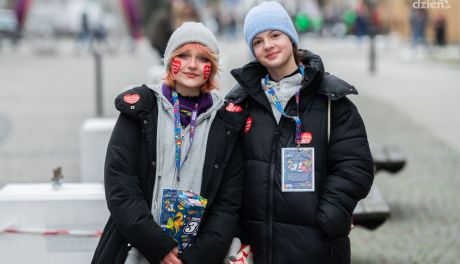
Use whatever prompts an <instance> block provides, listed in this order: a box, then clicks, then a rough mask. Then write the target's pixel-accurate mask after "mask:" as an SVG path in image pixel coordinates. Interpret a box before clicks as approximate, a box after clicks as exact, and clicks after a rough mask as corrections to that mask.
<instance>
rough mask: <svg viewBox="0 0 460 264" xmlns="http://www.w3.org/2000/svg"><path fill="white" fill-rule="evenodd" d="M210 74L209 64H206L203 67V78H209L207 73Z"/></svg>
mask: <svg viewBox="0 0 460 264" xmlns="http://www.w3.org/2000/svg"><path fill="white" fill-rule="evenodd" d="M210 74H211V65H209V64H206V65H204V67H203V79H204V80H207V79H208V78H209V75H210Z"/></svg>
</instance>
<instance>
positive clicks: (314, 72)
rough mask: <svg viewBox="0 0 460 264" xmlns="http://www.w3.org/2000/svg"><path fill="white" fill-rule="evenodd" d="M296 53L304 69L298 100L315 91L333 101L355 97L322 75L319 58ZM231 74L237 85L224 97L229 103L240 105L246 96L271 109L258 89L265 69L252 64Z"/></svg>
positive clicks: (336, 80) (347, 86)
mask: <svg viewBox="0 0 460 264" xmlns="http://www.w3.org/2000/svg"><path fill="white" fill-rule="evenodd" d="M299 51H300V53H301V56H300V59H301V61H302V63H303V64H304V66H305V74H304V76H303V79H302V88H301V91H300V94H301V96H302V95H304V94H306V93H309V92H312V91H315V92H317V93H319V94H323V95H325V96H326V97H328V98H329V99H330V100H333V101H335V100H338V99H340V98H342V97H344V96H346V95H350V94H358V92H357V91H356V89H355V87H354V86H352V85H350V84H348V83H347V82H345V81H344V80H342V79H340V78H338V77H336V76H334V75H331V74H329V73H327V72H325V70H324V64H323V62H322V60H321V57H320V56H318V55H316V54H314V53H313V52H311V51H308V50H301V49H300V50H299ZM231 74H232V75H233V77H234V78H235V79H236V81H237V82H238V84H237V85H236V86H235V87H234V88H233V89H232V90H231V91H230V92H229V93H228V95H227V96H226V99H227V100H228V101H231V102H233V103H239V102H241V101H243V100H244V99H245V98H246V97H247V96H251V97H253V98H254V99H255V100H256V101H258V102H259V103H261V104H262V105H264V106H265V107H266V108H267V109H270V103H269V102H268V100H267V98H266V96H265V95H264V92H263V91H262V89H260V79H261V78H263V77H264V76H265V75H266V74H267V69H266V68H265V67H264V66H262V65H261V64H260V63H259V62H257V61H253V62H250V63H248V64H246V65H245V66H243V67H241V68H238V69H234V70H232V71H231Z"/></svg>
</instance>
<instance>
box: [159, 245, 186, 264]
mask: <svg viewBox="0 0 460 264" xmlns="http://www.w3.org/2000/svg"><path fill="white" fill-rule="evenodd" d="M160 264H182V260H180V259H179V249H178V248H177V247H175V248H173V249H172V250H171V251H169V253H168V254H167V255H166V256H165V257H164V258H163V259H162V260H161V261H160Z"/></svg>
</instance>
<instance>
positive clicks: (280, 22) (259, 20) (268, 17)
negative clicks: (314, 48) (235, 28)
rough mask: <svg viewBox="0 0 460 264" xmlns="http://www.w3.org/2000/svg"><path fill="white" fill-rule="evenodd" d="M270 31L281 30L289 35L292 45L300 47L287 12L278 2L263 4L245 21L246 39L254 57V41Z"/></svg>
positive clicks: (247, 16)
mask: <svg viewBox="0 0 460 264" xmlns="http://www.w3.org/2000/svg"><path fill="white" fill-rule="evenodd" d="M268 30H279V31H281V32H283V33H284V34H286V35H288V36H289V38H290V39H291V41H292V43H294V44H295V45H296V46H298V43H299V36H298V35H297V31H296V30H295V27H294V24H293V23H292V20H291V17H290V16H289V14H288V13H287V11H286V10H285V9H284V8H283V6H282V5H280V4H279V3H277V2H273V1H271V2H262V3H261V4H259V5H257V6H255V7H253V8H252V9H251V10H249V12H248V14H247V15H246V17H245V19H244V28H243V32H244V39H245V40H246V43H247V44H248V46H249V49H251V53H252V55H254V57H255V54H254V49H253V47H252V40H253V39H254V38H255V37H256V36H257V35H258V34H259V33H262V32H264V31H268Z"/></svg>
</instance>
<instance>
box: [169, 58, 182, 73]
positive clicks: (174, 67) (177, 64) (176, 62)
mask: <svg viewBox="0 0 460 264" xmlns="http://www.w3.org/2000/svg"><path fill="white" fill-rule="evenodd" d="M181 66H182V63H181V61H180V60H177V59H174V60H173V61H172V62H171V71H172V73H173V74H177V73H179V70H180V67H181Z"/></svg>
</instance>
